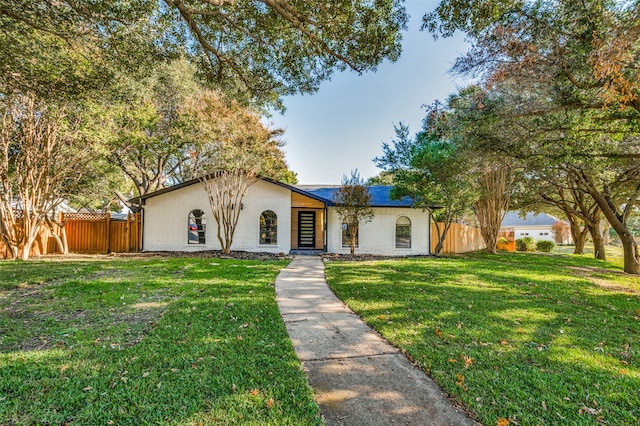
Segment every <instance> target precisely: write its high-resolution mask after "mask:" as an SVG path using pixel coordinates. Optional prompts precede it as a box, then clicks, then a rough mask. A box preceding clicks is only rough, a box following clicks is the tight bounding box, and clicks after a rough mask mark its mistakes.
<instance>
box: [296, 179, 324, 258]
mask: <svg viewBox="0 0 640 426" xmlns="http://www.w3.org/2000/svg"><path fill="white" fill-rule="evenodd" d="M326 231H327V206H326V204H325V203H324V202H323V201H320V200H317V199H314V198H312V197H308V196H306V195H303V194H300V193H296V192H292V193H291V254H296V255H305V254H307V255H316V254H321V253H324V252H325V251H326V250H327V237H326Z"/></svg>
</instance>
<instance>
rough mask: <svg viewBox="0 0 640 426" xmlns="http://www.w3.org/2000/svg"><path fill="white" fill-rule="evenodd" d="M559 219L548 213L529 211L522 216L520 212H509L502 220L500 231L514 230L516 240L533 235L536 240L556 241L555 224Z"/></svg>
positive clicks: (504, 232) (508, 231)
mask: <svg viewBox="0 0 640 426" xmlns="http://www.w3.org/2000/svg"><path fill="white" fill-rule="evenodd" d="M558 221H560V219H558V218H557V217H554V216H551V215H548V214H546V213H531V212H529V213H527V215H526V216H525V217H524V218H522V217H520V213H519V212H507V214H505V215H504V219H503V220H502V226H501V228H500V231H501V233H503V234H506V233H511V232H512V235H513V238H514V240H517V239H519V238H523V237H532V238H533V239H534V240H536V241H540V240H549V241H555V237H554V232H553V225H554V224H555V223H556V222H558ZM563 243H564V242H563Z"/></svg>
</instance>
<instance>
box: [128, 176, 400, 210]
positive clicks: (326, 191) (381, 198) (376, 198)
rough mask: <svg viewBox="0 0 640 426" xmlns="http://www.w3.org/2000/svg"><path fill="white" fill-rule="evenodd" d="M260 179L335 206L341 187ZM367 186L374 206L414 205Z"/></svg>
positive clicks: (169, 189)
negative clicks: (336, 194) (335, 199)
mask: <svg viewBox="0 0 640 426" xmlns="http://www.w3.org/2000/svg"><path fill="white" fill-rule="evenodd" d="M258 179H260V180H263V181H265V182H269V183H272V184H274V185H278V186H281V187H283V188H287V189H289V190H291V191H293V192H296V193H298V194H301V195H304V196H307V197H310V198H313V199H315V200H317V201H320V202H322V203H324V204H325V205H327V206H333V205H334V204H335V203H334V202H333V197H334V194H335V193H336V192H337V191H338V189H340V185H289V184H286V183H283V182H278V181H277V180H273V179H271V178H267V177H263V176H259V177H258ZM197 183H200V178H196V179H191V180H189V181H186V182H182V183H179V184H176V185H173V186H169V187H167V188H163V189H159V190H158V191H154V192H150V193H148V194H145V195H142V196H140V197H134V198H132V199H131V200H130V201H131V202H133V203H137V204H142V205H144V202H145V200H147V199H149V198H153V197H156V196H158V195H162V194H166V193H168V192H172V191H176V190H178V189H181V188H185V187H187V186H191V185H194V184H197ZM366 188H367V189H368V191H369V193H370V194H371V206H372V207H413V200H412V199H411V198H410V197H402V198H401V199H400V200H393V199H391V189H392V188H393V186H390V185H386V186H367V187H366Z"/></svg>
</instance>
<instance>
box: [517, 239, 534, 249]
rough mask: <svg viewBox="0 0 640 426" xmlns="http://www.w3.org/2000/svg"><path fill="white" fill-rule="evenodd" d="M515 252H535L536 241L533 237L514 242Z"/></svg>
mask: <svg viewBox="0 0 640 426" xmlns="http://www.w3.org/2000/svg"><path fill="white" fill-rule="evenodd" d="M516 250H517V251H536V240H534V239H533V237H523V238H518V239H517V240H516Z"/></svg>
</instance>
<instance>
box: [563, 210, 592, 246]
mask: <svg viewBox="0 0 640 426" xmlns="http://www.w3.org/2000/svg"><path fill="white" fill-rule="evenodd" d="M567 219H568V220H569V226H570V228H571V238H573V244H574V249H573V254H584V246H585V243H586V242H587V235H589V230H588V229H587V227H586V226H585V227H583V228H580V224H579V223H578V220H576V218H575V217H573V216H572V215H567Z"/></svg>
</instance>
